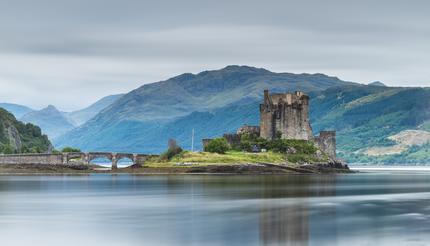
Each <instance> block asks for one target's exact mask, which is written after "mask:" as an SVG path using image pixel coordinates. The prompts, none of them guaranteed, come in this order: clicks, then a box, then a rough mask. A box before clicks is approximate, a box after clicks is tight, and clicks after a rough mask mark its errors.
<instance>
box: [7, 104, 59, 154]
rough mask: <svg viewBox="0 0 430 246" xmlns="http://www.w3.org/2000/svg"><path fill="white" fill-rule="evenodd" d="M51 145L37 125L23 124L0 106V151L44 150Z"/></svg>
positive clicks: (48, 148)
mask: <svg viewBox="0 0 430 246" xmlns="http://www.w3.org/2000/svg"><path fill="white" fill-rule="evenodd" d="M51 146H52V145H51V143H50V142H49V140H48V137H47V136H46V135H42V132H41V130H40V128H39V127H37V126H35V125H32V124H24V123H22V122H20V121H18V120H16V118H15V117H14V116H13V114H11V113H9V112H8V111H6V110H5V109H2V108H0V153H6V154H10V153H21V152H24V153H26V152H46V151H48V150H50V149H51Z"/></svg>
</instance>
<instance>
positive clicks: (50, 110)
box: [20, 105, 75, 140]
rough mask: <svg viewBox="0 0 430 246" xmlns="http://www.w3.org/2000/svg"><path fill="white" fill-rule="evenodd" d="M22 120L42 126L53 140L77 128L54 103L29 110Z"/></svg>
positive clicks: (44, 131)
mask: <svg viewBox="0 0 430 246" xmlns="http://www.w3.org/2000/svg"><path fill="white" fill-rule="evenodd" d="M20 120H22V121H24V122H29V123H33V124H35V125H38V126H40V128H41V129H42V131H43V133H45V134H47V135H48V137H49V138H50V139H51V140H52V139H55V138H56V137H58V136H60V135H62V134H64V133H66V132H67V131H69V130H71V129H73V128H75V126H74V125H73V123H72V122H70V120H68V119H67V117H66V116H65V115H64V114H63V113H62V112H60V111H58V109H57V108H55V107H54V106H52V105H49V106H48V107H46V108H44V109H41V110H38V111H32V112H29V113H27V114H25V115H23V116H22V117H21V119H20Z"/></svg>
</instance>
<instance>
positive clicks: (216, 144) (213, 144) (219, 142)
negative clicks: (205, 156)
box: [205, 138, 230, 154]
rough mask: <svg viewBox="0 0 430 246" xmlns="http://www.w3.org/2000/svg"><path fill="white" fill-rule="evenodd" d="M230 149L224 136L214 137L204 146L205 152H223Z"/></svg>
mask: <svg viewBox="0 0 430 246" xmlns="http://www.w3.org/2000/svg"><path fill="white" fill-rule="evenodd" d="M229 149H230V145H229V144H228V142H227V140H225V138H215V139H212V140H211V141H209V143H208V144H207V145H206V146H205V151H206V152H211V153H218V154H225V152H227V151H228V150H229Z"/></svg>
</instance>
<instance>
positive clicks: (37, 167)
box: [0, 90, 350, 174]
mask: <svg viewBox="0 0 430 246" xmlns="http://www.w3.org/2000/svg"><path fill="white" fill-rule="evenodd" d="M308 112H309V96H308V95H306V94H305V93H303V92H299V91H298V92H294V93H275V94H269V91H268V90H265V91H264V101H263V103H262V104H260V125H259V126H248V125H243V126H242V127H240V128H239V129H237V131H236V132H235V133H226V134H224V135H223V136H222V137H218V138H213V139H202V142H203V146H204V151H203V152H194V151H184V150H183V149H182V148H181V147H180V146H178V144H177V143H176V141H175V140H173V139H171V140H169V142H168V149H167V151H166V152H164V153H162V154H161V155H146V154H133V153H114V152H112V153H111V152H88V153H83V152H81V151H80V150H78V149H73V148H66V149H63V151H61V152H55V151H54V152H53V153H40V154H37V153H30V154H28V153H27V154H9V155H8V154H3V155H0V164H1V165H0V173H141V174H166V173H167V174H175V173H176V174H184V173H224V174H225V173H232V174H282V173H346V172H350V170H349V168H348V165H346V164H345V163H343V162H342V161H341V160H338V159H337V158H336V133H335V132H334V131H322V132H320V134H319V136H313V134H312V128H311V124H310V121H309V116H308V114H309V113H308ZM101 157H102V158H107V159H109V160H110V161H111V163H112V167H111V168H103V167H101V166H98V165H95V164H92V163H91V161H92V160H94V159H96V158H101ZM122 159H129V160H131V161H132V165H130V166H128V167H126V168H118V162H119V161H121V160H122Z"/></svg>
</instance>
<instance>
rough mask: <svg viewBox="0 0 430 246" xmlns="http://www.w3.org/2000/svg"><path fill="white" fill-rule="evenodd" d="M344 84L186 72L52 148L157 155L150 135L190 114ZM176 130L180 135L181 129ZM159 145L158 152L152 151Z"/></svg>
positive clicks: (251, 71)
mask: <svg viewBox="0 0 430 246" xmlns="http://www.w3.org/2000/svg"><path fill="white" fill-rule="evenodd" d="M345 84H352V83H351V82H345V81H342V80H340V79H338V78H336V77H330V76H327V75H323V74H292V73H274V72H270V71H268V70H265V69H261V68H253V67H248V66H228V67H225V68H223V69H221V70H214V71H205V72H201V73H199V74H190V73H186V74H182V75H179V76H177V77H174V78H171V79H168V80H166V81H161V82H157V83H152V84H146V85H143V86H141V87H140V88H137V89H136V90H133V91H131V92H129V93H127V94H125V95H124V96H122V97H121V98H120V99H118V100H117V101H116V102H114V103H113V104H112V105H110V106H108V107H107V108H106V109H104V110H103V111H102V112H100V113H99V114H98V115H96V116H95V117H94V118H92V119H91V120H89V121H88V122H87V123H85V124H83V125H82V126H80V127H78V128H77V129H74V130H73V131H70V132H68V133H67V134H65V135H63V136H61V137H59V138H58V139H56V140H55V143H56V146H59V147H61V146H66V145H71V146H76V147H80V148H82V149H85V150H112V151H114V150H115V151H120V150H121V151H125V150H127V151H135V152H160V151H161V150H163V149H164V147H165V143H166V142H167V138H164V137H161V136H158V135H156V134H155V135H154V133H155V132H157V131H160V129H161V130H162V129H165V128H166V127H168V126H169V124H172V122H174V121H175V120H178V119H180V118H181V117H187V116H188V115H190V114H192V113H193V112H207V113H211V114H212V113H213V112H218V110H219V109H222V108H228V107H230V106H232V107H236V106H240V105H247V104H249V102H256V101H258V100H260V98H261V96H262V91H263V90H264V89H266V88H268V89H270V90H271V91H272V92H283V91H294V90H302V91H306V92H309V91H319V90H324V89H326V88H329V87H333V86H339V85H345ZM226 122H228V121H226ZM198 123H199V122H196V124H198ZM200 123H201V122H200ZM232 127H233V125H232ZM173 128H174V127H173ZM219 129H220V130H223V129H221V128H219ZM176 130H177V131H182V129H181V128H179V127H178V128H177V129H176ZM207 130H208V131H209V132H210V129H207ZM224 130H225V129H224ZM162 134H163V136H164V135H168V134H170V132H166V131H164V132H162ZM187 135H188V134H187ZM149 136H153V137H154V139H153V140H150V139H149V138H148V137H149ZM157 136H158V137H157ZM159 143H160V146H159V147H154V146H156V145H157V146H158V145H159ZM161 143H162V146H163V147H161Z"/></svg>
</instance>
